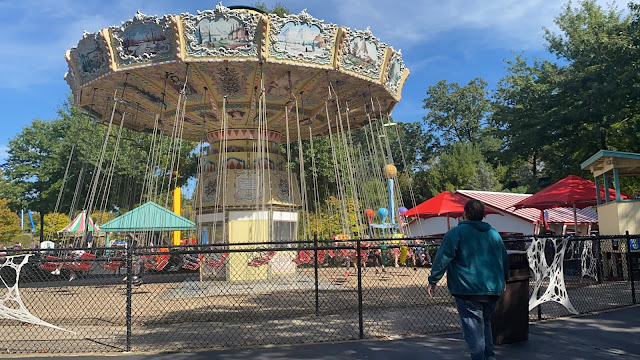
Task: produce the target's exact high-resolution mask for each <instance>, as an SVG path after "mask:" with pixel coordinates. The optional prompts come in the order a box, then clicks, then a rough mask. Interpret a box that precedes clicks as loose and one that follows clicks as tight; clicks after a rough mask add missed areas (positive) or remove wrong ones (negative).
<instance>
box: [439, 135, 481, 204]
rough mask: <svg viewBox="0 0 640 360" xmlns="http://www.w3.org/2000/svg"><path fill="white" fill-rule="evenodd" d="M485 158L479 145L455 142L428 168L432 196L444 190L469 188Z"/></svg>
mask: <svg viewBox="0 0 640 360" xmlns="http://www.w3.org/2000/svg"><path fill="white" fill-rule="evenodd" d="M481 163H484V158H483V156H482V154H481V153H480V151H479V150H478V147H477V146H476V145H473V144H471V143H468V142H454V143H453V144H452V145H451V149H450V150H449V151H447V152H445V153H444V154H442V155H441V156H440V157H439V159H438V161H437V162H435V163H434V164H433V165H432V166H431V167H430V168H429V170H428V178H429V182H428V183H427V186H428V187H429V191H430V192H431V194H432V196H433V195H437V194H439V193H441V192H442V191H445V190H448V191H451V192H453V191H456V190H458V189H468V188H469V187H470V186H471V184H472V182H473V180H474V178H475V176H476V173H477V171H478V164H481Z"/></svg>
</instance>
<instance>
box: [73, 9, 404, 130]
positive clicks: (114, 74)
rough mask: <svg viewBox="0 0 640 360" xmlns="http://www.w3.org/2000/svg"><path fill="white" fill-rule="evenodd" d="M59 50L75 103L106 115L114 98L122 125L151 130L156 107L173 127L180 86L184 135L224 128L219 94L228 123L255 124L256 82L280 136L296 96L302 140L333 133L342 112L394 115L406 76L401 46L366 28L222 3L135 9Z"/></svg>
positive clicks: (356, 116)
mask: <svg viewBox="0 0 640 360" xmlns="http://www.w3.org/2000/svg"><path fill="white" fill-rule="evenodd" d="M65 57H66V59H67V62H68V64H69V72H68V73H67V74H66V76H65V78H66V80H67V82H68V83H69V86H70V87H71V89H72V91H73V95H74V100H75V103H76V105H78V106H80V107H82V108H84V109H86V110H87V111H89V112H91V114H92V116H94V117H96V118H97V119H98V120H101V121H102V122H107V123H108V121H109V119H110V116H111V112H112V107H113V102H114V98H116V99H119V100H122V101H121V102H120V105H119V106H118V107H117V109H116V112H117V113H118V114H122V113H123V112H126V113H127V115H126V116H125V124H124V125H125V126H126V127H128V128H130V129H134V130H137V131H150V130H152V129H153V127H154V123H155V119H156V114H159V115H160V127H161V128H162V129H164V130H165V132H170V131H171V128H172V126H173V118H174V116H175V113H176V109H177V107H178V101H179V95H180V92H181V91H184V94H185V95H184V96H185V99H186V104H184V103H181V104H180V105H179V106H180V107H181V108H182V106H185V109H186V115H185V128H184V134H183V138H185V139H188V140H202V139H203V138H204V136H205V134H206V133H209V132H211V131H216V130H218V129H220V128H221V127H222V124H221V118H222V111H223V103H224V102H225V101H224V99H226V105H225V106H224V107H225V109H226V112H227V114H228V121H229V123H228V127H229V128H231V129H233V128H237V129H247V128H255V127H256V126H257V124H256V122H257V119H258V111H257V108H258V99H259V97H260V95H261V92H260V91H261V89H264V92H265V99H266V106H265V107H266V114H267V121H268V123H267V127H268V128H269V129H272V130H274V131H278V132H280V133H281V134H284V133H285V131H286V130H285V126H286V121H285V113H286V112H287V111H289V123H288V126H289V132H290V138H291V139H292V140H293V139H296V138H297V127H296V124H295V118H296V115H295V114H296V108H295V104H296V101H295V100H296V99H297V104H298V117H299V118H300V124H301V125H302V126H304V127H305V128H304V130H303V131H301V137H302V138H307V137H309V130H308V128H307V127H308V126H310V127H311V129H312V133H313V135H318V134H328V132H329V128H331V130H332V131H337V130H338V125H337V124H336V123H335V118H336V116H335V115H336V112H338V111H339V112H340V113H341V115H342V116H343V117H342V119H343V121H344V120H345V119H346V117H345V115H346V113H347V112H348V116H349V117H348V118H349V126H350V127H351V128H352V129H353V128H358V127H361V126H363V125H366V124H368V123H369V118H371V120H372V121H374V120H376V118H379V117H380V115H383V116H384V115H388V114H390V113H391V111H392V110H393V108H394V106H395V105H396V103H397V102H398V101H399V100H400V95H401V92H402V86H403V84H404V81H405V80H406V78H407V76H408V75H409V71H408V70H407V69H406V68H405V66H404V63H403V61H402V54H401V53H400V51H395V50H394V49H393V48H392V47H390V46H387V45H386V44H384V43H382V42H380V40H379V39H378V38H376V37H375V36H373V34H372V33H371V32H370V31H369V29H367V30H364V31H359V30H350V29H348V28H345V27H338V26H337V25H334V24H325V23H324V22H323V21H322V20H318V19H315V18H313V17H312V16H310V15H309V14H307V13H306V12H305V11H304V10H303V11H302V12H301V13H300V14H298V15H287V16H286V17H283V18H281V17H278V16H276V15H273V14H264V13H261V12H259V11H256V10H255V9H251V8H233V9H230V8H227V7H225V6H223V5H222V4H218V5H217V6H216V7H215V9H213V10H206V11H201V12H200V11H199V12H198V14H197V15H192V14H188V13H185V14H181V15H166V16H163V17H161V18H158V17H157V16H146V15H143V14H141V13H137V14H136V15H135V16H134V18H133V19H131V20H128V21H126V22H123V23H122V25H121V26H119V27H115V26H113V27H110V28H108V29H103V30H100V31H98V32H97V33H87V32H85V33H84V36H83V38H82V40H80V41H79V43H78V45H77V46H76V47H74V48H73V49H71V50H68V51H67V52H66V56H65ZM185 78H186V79H187V80H186V85H185ZM329 88H331V95H330V92H329ZM335 95H337V96H338V97H339V99H340V101H339V104H338V103H336V101H335ZM327 102H328V105H329V106H328V109H329V110H328V112H329V118H330V121H329V122H327V109H326V107H325V105H326V104H327ZM338 105H339V106H338ZM292 114H293V115H292ZM119 119H120V116H117V117H116V118H115V122H116V123H118V122H119V121H120V120H119ZM344 128H346V124H345V125H344Z"/></svg>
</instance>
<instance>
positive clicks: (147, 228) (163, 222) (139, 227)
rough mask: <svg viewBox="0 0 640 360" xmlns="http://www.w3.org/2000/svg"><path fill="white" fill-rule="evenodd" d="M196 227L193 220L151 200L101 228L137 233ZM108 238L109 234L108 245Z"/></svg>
mask: <svg viewBox="0 0 640 360" xmlns="http://www.w3.org/2000/svg"><path fill="white" fill-rule="evenodd" d="M195 228H196V224H195V223H194V222H193V221H190V220H188V219H185V218H183V217H182V216H180V215H177V214H175V213H173V212H172V211H171V210H168V209H166V208H164V207H162V206H160V205H158V204H156V203H154V202H153V201H149V202H148V203H146V204H144V205H141V206H139V207H137V208H135V209H133V210H131V211H129V212H127V213H126V214H123V215H120V216H118V217H117V218H115V219H113V220H111V221H109V222H107V223H105V224H103V225H102V226H101V227H100V230H102V231H103V232H106V233H110V232H115V233H136V232H163V231H177V230H195ZM108 239H109V237H108V236H107V246H108V242H109V240H108Z"/></svg>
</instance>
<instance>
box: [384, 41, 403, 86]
mask: <svg viewBox="0 0 640 360" xmlns="http://www.w3.org/2000/svg"><path fill="white" fill-rule="evenodd" d="M403 73H404V62H403V61H402V53H401V52H400V51H396V52H395V53H394V54H393V56H391V59H390V60H389V67H388V68H387V77H386V81H385V86H386V87H387V88H388V89H389V90H390V91H391V92H392V93H394V94H397V93H398V89H399V87H400V82H401V81H402V74H403Z"/></svg>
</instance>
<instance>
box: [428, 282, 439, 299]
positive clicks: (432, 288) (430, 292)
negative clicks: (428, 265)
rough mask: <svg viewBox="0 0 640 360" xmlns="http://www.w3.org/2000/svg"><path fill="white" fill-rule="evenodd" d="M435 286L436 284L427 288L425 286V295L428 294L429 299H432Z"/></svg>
mask: <svg viewBox="0 0 640 360" xmlns="http://www.w3.org/2000/svg"><path fill="white" fill-rule="evenodd" d="M437 286H438V285H436V284H429V286H427V294H429V298H430V299H433V293H435V291H436V287H437Z"/></svg>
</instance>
